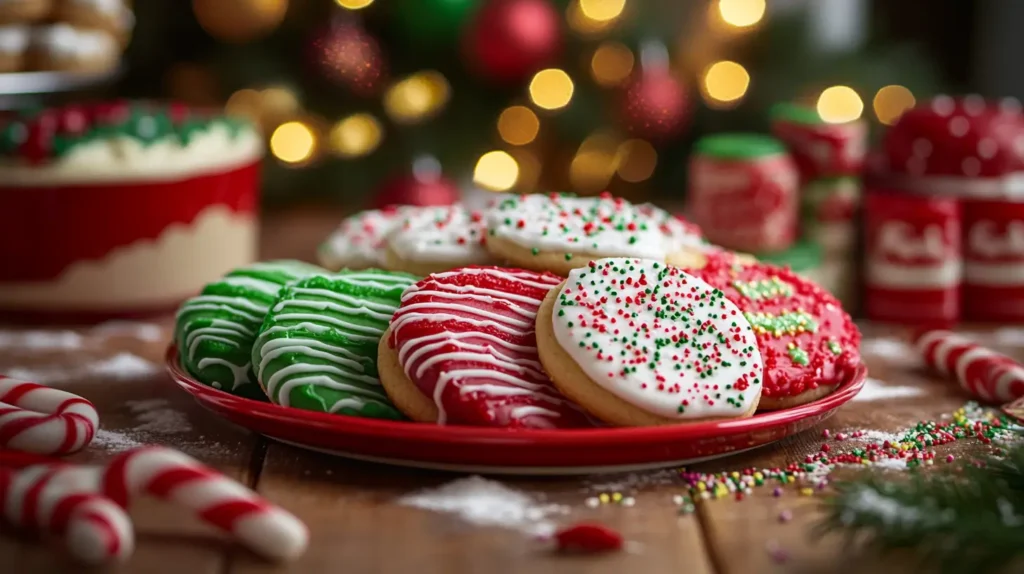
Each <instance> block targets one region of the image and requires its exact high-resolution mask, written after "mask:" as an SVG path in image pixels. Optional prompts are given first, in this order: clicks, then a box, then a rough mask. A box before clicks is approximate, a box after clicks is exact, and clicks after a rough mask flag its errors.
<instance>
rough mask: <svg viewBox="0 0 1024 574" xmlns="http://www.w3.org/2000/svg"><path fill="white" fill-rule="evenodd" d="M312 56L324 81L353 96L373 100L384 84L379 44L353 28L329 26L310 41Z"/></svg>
mask: <svg viewBox="0 0 1024 574" xmlns="http://www.w3.org/2000/svg"><path fill="white" fill-rule="evenodd" d="M313 53H314V59H315V61H316V62H317V64H318V65H319V66H320V68H321V70H323V72H324V73H325V74H327V77H328V78H330V79H331V80H332V81H334V82H336V83H338V84H340V85H342V86H344V87H345V88H347V89H348V90H350V91H351V92H352V93H353V94H355V95H357V96H360V97H369V96H373V95H375V94H377V93H378V92H380V90H381V89H382V88H383V87H384V83H385V82H386V81H387V66H386V64H385V61H384V54H383V53H382V51H381V48H380V44H379V43H378V42H377V40H376V39H375V38H374V37H373V36H371V35H370V33H369V32H367V31H366V30H364V29H363V28H362V27H361V26H359V25H357V24H354V23H350V22H347V23H344V24H334V25H332V26H331V27H330V28H328V29H327V31H326V32H323V33H321V34H320V35H318V36H317V37H316V39H315V40H314V41H313Z"/></svg>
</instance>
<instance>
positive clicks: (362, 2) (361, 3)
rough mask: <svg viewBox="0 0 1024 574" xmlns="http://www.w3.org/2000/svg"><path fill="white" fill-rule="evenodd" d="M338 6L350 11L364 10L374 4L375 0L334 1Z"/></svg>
mask: <svg viewBox="0 0 1024 574" xmlns="http://www.w3.org/2000/svg"><path fill="white" fill-rule="evenodd" d="M334 1H335V2H336V3H337V4H338V6H341V7H342V8H348V9H349V10H362V9H363V8H366V7H367V6H369V5H370V4H373V0H334Z"/></svg>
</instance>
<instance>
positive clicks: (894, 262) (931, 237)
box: [864, 190, 963, 325]
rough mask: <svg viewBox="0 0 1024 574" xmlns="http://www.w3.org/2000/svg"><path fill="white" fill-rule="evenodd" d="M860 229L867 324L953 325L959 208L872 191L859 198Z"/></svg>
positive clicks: (941, 200) (957, 309) (957, 278)
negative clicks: (861, 210) (862, 200)
mask: <svg viewBox="0 0 1024 574" xmlns="http://www.w3.org/2000/svg"><path fill="white" fill-rule="evenodd" d="M864 225H865V241H866V248H865V258H866V261H865V269H864V272H865V273H864V274H865V298H864V307H865V312H866V314H867V316H868V318H869V319H872V320H877V321H885V322H894V323H907V324H915V325H944V324H948V323H952V322H955V321H957V320H958V319H959V318H960V283H961V273H962V268H963V260H962V255H961V248H960V235H961V213H960V204H959V202H958V201H957V200H955V199H949V198H928V197H921V196H915V195H909V194H903V193H899V192H893V191H888V190H872V191H869V192H868V193H867V195H866V197H865V203H864Z"/></svg>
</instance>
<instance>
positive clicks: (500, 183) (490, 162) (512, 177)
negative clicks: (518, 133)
mask: <svg viewBox="0 0 1024 574" xmlns="http://www.w3.org/2000/svg"><path fill="white" fill-rule="evenodd" d="M518 179H519V164H517V163H516V160H515V159H514V158H513V157H512V156H510V155H509V154H508V153H506V152H503V151H490V152H487V153H485V154H484V155H482V156H480V159H479V160H478V161H477V162H476V168H475V169H474V170H473V182H474V183H476V184H477V185H479V186H480V187H483V188H485V189H489V190H491V191H508V190H510V189H512V187H513V186H515V184H516V181H517V180H518Z"/></svg>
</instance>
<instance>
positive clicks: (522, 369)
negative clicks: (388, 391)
mask: <svg viewBox="0 0 1024 574" xmlns="http://www.w3.org/2000/svg"><path fill="white" fill-rule="evenodd" d="M460 276H462V277H465V276H475V278H476V279H475V280H476V281H485V284H484V285H478V284H455V283H453V282H451V281H452V280H457V279H459V278H460ZM488 280H489V281H490V283H486V281H488ZM495 281H501V282H511V283H512V284H515V285H517V287H508V288H506V289H505V290H502V289H499V288H495V284H494V282H495ZM559 282H560V281H559V279H558V278H556V277H553V276H549V275H539V274H535V273H530V272H522V271H514V270H509V269H497V268H471V269H462V270H456V271H451V272H445V273H438V274H435V275H431V276H430V277H428V278H426V279H424V280H423V281H421V282H419V283H417V284H416V285H414V286H412V287H411V288H409V289H408V290H407V291H406V292H405V293H404V294H403V295H402V306H401V307H400V308H399V310H398V312H397V313H395V318H394V319H393V320H392V322H391V331H392V336H393V337H394V339H393V340H394V342H395V344H396V350H397V353H398V362H399V364H400V365H401V367H402V369H403V370H404V371H405V373H406V375H407V376H408V377H409V378H410V380H412V381H414V382H416V384H417V386H421V388H422V386H423V385H426V386H427V387H428V389H429V390H428V389H424V390H427V394H428V395H429V396H431V397H432V398H433V401H434V404H435V405H437V408H438V421H437V422H438V424H445V423H447V422H448V418H449V415H448V412H447V409H446V408H445V405H444V395H445V390H446V389H447V388H448V387H449V386H450V385H454V386H455V387H456V388H458V390H459V393H460V394H461V395H467V394H474V393H476V394H479V395H480V396H483V397H489V398H495V397H501V396H529V397H530V399H531V400H532V401H536V402H540V403H543V404H546V405H548V406H551V407H552V408H544V407H541V406H538V405H535V404H520V405H509V406H508V408H507V409H506V410H505V412H504V413H495V416H496V417H498V419H499V420H497V421H496V422H497V423H498V424H499V425H501V423H502V422H503V421H502V420H500V419H501V417H505V418H507V419H510V420H517V419H523V418H526V417H536V418H540V419H547V420H548V421H549V422H548V423H547V424H550V425H554V424H555V423H554V422H553V421H554V420H555V419H559V418H561V417H562V414H563V413H564V412H565V411H566V410H567V409H568V410H574V411H575V410H576V407H575V406H574V405H572V403H570V402H569V401H567V400H566V399H565V398H563V397H562V396H561V395H560V394H559V393H558V392H557V390H555V388H554V386H553V385H552V384H551V382H550V380H549V379H548V377H547V375H546V374H545V373H544V370H543V367H542V366H541V364H540V362H539V360H538V358H537V348H536V346H535V345H530V344H522V343H523V342H524V341H530V342H532V341H533V331H534V323H535V320H536V315H537V309H538V308H539V306H540V303H541V301H542V300H543V296H544V294H545V293H547V292H548V291H549V290H551V289H552V288H553V287H555V286H557V285H558V283H559ZM440 321H444V322H446V324H445V326H444V328H443V330H440V331H435V332H429V333H428V334H426V335H419V336H415V337H407V336H406V335H405V332H406V330H408V329H416V330H421V329H424V328H426V329H427V330H428V331H432V330H433V329H434V328H433V327H430V326H429V325H426V323H434V322H440ZM486 329H490V330H491V331H492V332H487V330H486ZM493 331H499V332H501V333H503V334H504V336H497V335H495V334H493ZM509 339H511V340H509ZM517 341H518V342H517ZM438 369H440V370H439V371H438ZM435 371H436V372H435ZM432 373H433V375H434V376H435V377H436V378H435V379H434V380H433V381H431V380H430V377H431V374H432ZM431 384H432V385H433V386H432V387H430V385H431ZM553 409H557V410H553ZM560 411H561V412H560ZM455 422H465V421H455Z"/></svg>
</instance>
